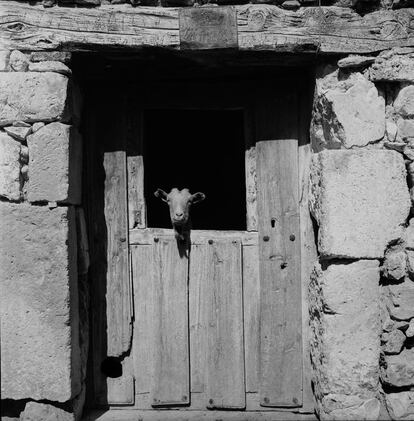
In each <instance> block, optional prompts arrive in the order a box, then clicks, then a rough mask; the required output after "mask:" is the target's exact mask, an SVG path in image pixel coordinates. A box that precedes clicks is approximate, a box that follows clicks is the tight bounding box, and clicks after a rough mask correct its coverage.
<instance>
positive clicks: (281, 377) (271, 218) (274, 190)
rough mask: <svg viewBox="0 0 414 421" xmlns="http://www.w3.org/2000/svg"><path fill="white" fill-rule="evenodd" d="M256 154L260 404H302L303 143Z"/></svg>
mask: <svg viewBox="0 0 414 421" xmlns="http://www.w3.org/2000/svg"><path fill="white" fill-rule="evenodd" d="M256 149H257V183H258V198H257V206H258V216H259V218H258V228H259V252H260V289H261V294H260V299H261V305H260V335H261V336H260V373H261V379H260V403H261V405H263V406H287V407H295V406H300V405H301V402H302V342H301V333H302V319H301V307H302V302H301V273H300V224H299V198H298V141H297V137H296V138H295V134H294V133H292V134H291V136H290V138H287V139H279V140H276V141H262V142H258V143H257V145H256Z"/></svg>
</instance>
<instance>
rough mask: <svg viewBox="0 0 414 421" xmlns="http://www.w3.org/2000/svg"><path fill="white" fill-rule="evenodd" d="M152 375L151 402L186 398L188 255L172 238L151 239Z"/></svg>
mask: <svg viewBox="0 0 414 421" xmlns="http://www.w3.org/2000/svg"><path fill="white" fill-rule="evenodd" d="M153 250H154V255H153V258H154V265H153V287H154V314H153V317H154V348H153V351H154V377H153V384H152V391H151V404H152V406H161V405H186V404H188V403H189V402H190V386H189V382H190V379H189V377H190V376H189V369H190V365H189V342H188V258H187V257H186V256H180V254H179V250H178V247H177V242H176V240H175V238H173V239H170V240H169V239H159V240H158V242H155V243H154V247H153Z"/></svg>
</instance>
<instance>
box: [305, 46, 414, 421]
mask: <svg viewBox="0 0 414 421" xmlns="http://www.w3.org/2000/svg"><path fill="white" fill-rule="evenodd" d="M413 66H414V50H413V49H395V50H390V51H386V52H384V53H382V54H380V55H379V56H378V57H375V58H374V57H362V56H350V57H345V58H343V59H341V60H339V62H338V63H336V64H334V65H331V66H323V67H321V69H320V70H319V72H318V77H317V81H316V89H315V96H314V109H313V118H312V123H311V143H312V149H313V152H314V155H313V158H312V164H311V177H310V190H311V197H310V206H311V212H312V215H313V216H314V218H315V221H316V224H317V228H318V229H317V246H318V251H319V261H318V262H317V263H316V264H315V268H314V271H313V273H312V279H311V284H310V289H309V297H310V323H311V331H312V333H311V359H312V367H313V385H314V391H315V397H316V402H317V412H318V414H319V416H320V418H321V419H327V420H331V419H343V420H345V419H346V420H349V419H358V420H359V419H369V420H371V419H372V420H377V419H396V420H403V419H404V420H406V419H414V340H413V337H414V282H413V280H414V218H413V219H410V215H411V214H412V212H413V208H412V203H413V202H412V200H413V199H414V194H413V187H414V178H413V177H414V174H413V173H414V163H413V160H414V153H413V148H414V84H413V82H414V72H413V71H409V69H414V67H413ZM410 193H411V197H410Z"/></svg>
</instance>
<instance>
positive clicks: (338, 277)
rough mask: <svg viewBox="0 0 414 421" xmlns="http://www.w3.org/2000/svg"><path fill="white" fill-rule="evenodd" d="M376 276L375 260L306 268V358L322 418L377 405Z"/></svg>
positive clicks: (378, 325)
mask: <svg viewBox="0 0 414 421" xmlns="http://www.w3.org/2000/svg"><path fill="white" fill-rule="evenodd" d="M379 279H380V268H379V262H378V261H377V260H360V261H357V262H353V263H341V262H340V261H335V262H334V263H332V264H331V265H329V266H327V267H325V268H323V267H321V266H320V265H319V264H317V266H316V267H315V270H314V272H313V274H312V277H311V283H310V287H309V301H310V310H309V313H310V325H311V332H312V334H311V358H312V366H313V382H314V386H315V395H316V398H317V402H318V409H319V412H320V416H321V418H322V419H334V416H335V417H337V419H353V418H355V417H356V419H362V418H361V414H362V413H366V412H367V411H368V412H375V411H379V405H378V403H377V402H376V400H377V399H376V397H377V391H378V384H379V357H380V334H381V322H380V286H379ZM347 408H348V412H347ZM352 408H353V409H352ZM334 411H336V412H337V415H335V413H336V412H334ZM354 413H355V414H356V415H355V414H354ZM341 414H342V415H341ZM344 414H345V415H344ZM353 414H354V415H355V416H354V415H353ZM358 417H359V418H358Z"/></svg>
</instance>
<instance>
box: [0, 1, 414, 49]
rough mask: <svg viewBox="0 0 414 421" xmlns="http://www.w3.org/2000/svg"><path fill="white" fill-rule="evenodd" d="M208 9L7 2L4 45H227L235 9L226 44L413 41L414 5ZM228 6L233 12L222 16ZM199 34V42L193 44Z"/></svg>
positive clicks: (0, 8)
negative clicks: (360, 9)
mask: <svg viewBox="0 0 414 421" xmlns="http://www.w3.org/2000/svg"><path fill="white" fill-rule="evenodd" d="M203 9H204V10H205V12H204V11H203V12H202V13H200V8H193V9H189V8H181V9H180V8H161V7H136V8H132V7H129V6H126V5H124V6H120V5H118V6H101V7H98V8H94V9H89V8H64V7H53V8H48V9H45V8H43V7H42V6H29V5H26V4H22V3H17V2H13V1H1V2H0V49H20V50H30V51H41V50H57V49H60V50H69V51H73V50H83V51H92V50H97V49H113V48H121V47H125V48H141V47H147V46H152V47H166V48H174V49H186V48H192V49H205V48H221V47H220V39H223V37H222V36H221V37H220V30H219V29H217V30H215V29H214V25H215V24H216V23H217V28H220V25H221V27H222V26H223V20H222V19H227V21H228V22H232V21H233V20H232V19H233V18H232V16H231V15H232V14H234V18H235V19H234V22H236V25H237V28H236V31H235V33H236V38H235V39H236V40H237V44H235V43H234V42H233V38H232V39H231V40H230V41H231V42H229V41H228V38H227V40H226V42H225V43H223V46H222V47H223V48H233V49H234V48H238V49H239V50H250V51H260V50H267V51H269V50H271V51H272V50H273V51H280V52H314V53H322V54H323V53H341V54H342V53H344V54H345V53H372V52H377V51H382V50H385V49H388V48H392V47H408V46H414V10H413V9H400V10H395V11H390V10H384V11H378V12H374V13H370V14H368V15H365V16H363V17H362V16H360V15H358V14H357V13H355V12H353V11H352V10H350V9H347V8H340V7H305V8H301V9H299V10H298V11H296V12H293V11H288V10H283V9H280V8H278V7H276V6H270V5H243V6H224V7H208V8H203ZM221 9H226V12H225V13H217V12H218V10H221ZM192 10H193V11H192ZM192 14H194V16H193V18H192ZM200 16H201V18H200ZM220 16H222V17H220ZM223 16H224V17H223ZM215 22H216V23H215ZM180 23H181V24H180ZM188 25H193V27H190V28H189V26H188ZM192 32H193V33H194V37H195V41H196V42H195V44H192V43H191V33H192ZM189 34H190V35H189ZM231 36H232V37H233V36H234V35H231ZM189 37H190V38H189ZM180 38H181V44H180ZM200 43H201V44H200ZM203 43H204V45H203ZM217 43H218V45H217ZM237 46H238V47H237Z"/></svg>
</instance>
